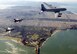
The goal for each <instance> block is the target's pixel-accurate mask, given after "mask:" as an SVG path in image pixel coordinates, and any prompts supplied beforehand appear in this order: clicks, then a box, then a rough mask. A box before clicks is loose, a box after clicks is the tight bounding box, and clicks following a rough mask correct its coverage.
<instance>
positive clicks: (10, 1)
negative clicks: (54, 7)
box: [0, 0, 77, 9]
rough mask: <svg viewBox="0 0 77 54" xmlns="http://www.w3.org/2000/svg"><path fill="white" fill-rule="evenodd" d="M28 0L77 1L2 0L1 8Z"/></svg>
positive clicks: (57, 0) (55, 0)
mask: <svg viewBox="0 0 77 54" xmlns="http://www.w3.org/2000/svg"><path fill="white" fill-rule="evenodd" d="M26 1H36V2H38V1H41V2H63V3H64V2H65V3H66V2H69V3H71V2H77V0H0V9H5V8H7V7H8V6H10V5H9V4H11V5H14V4H16V3H18V2H22V3H23V2H26Z"/></svg>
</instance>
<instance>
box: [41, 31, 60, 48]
mask: <svg viewBox="0 0 77 54" xmlns="http://www.w3.org/2000/svg"><path fill="white" fill-rule="evenodd" d="M60 31H61V30H55V31H54V32H53V33H52V34H51V36H50V37H52V36H54V35H55V34H56V33H58V32H60ZM50 37H48V38H47V39H46V40H45V41H44V42H43V43H42V46H43V45H44V44H45V43H46V41H47V40H48V39H49V38H50ZM42 46H41V47H42Z"/></svg>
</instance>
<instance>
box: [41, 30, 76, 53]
mask: <svg viewBox="0 0 77 54" xmlns="http://www.w3.org/2000/svg"><path fill="white" fill-rule="evenodd" d="M76 41H77V30H67V31H61V32H58V33H56V34H54V35H53V36H52V37H50V38H49V39H48V40H47V41H46V42H45V43H44V45H43V47H42V48H41V54H77V42H76Z"/></svg>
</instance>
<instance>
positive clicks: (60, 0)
mask: <svg viewBox="0 0 77 54" xmlns="http://www.w3.org/2000/svg"><path fill="white" fill-rule="evenodd" d="M18 1H43V2H69V1H70V2H77V0H0V3H5V2H18Z"/></svg>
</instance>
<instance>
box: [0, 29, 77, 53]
mask: <svg viewBox="0 0 77 54" xmlns="http://www.w3.org/2000/svg"><path fill="white" fill-rule="evenodd" d="M0 54H35V50H34V48H32V47H28V46H24V45H21V44H18V43H15V42H13V41H10V40H0ZM40 54H77V30H66V31H60V32H56V33H55V34H53V35H51V37H49V38H48V39H47V40H46V42H44V44H43V46H42V47H41V53H40Z"/></svg>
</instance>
